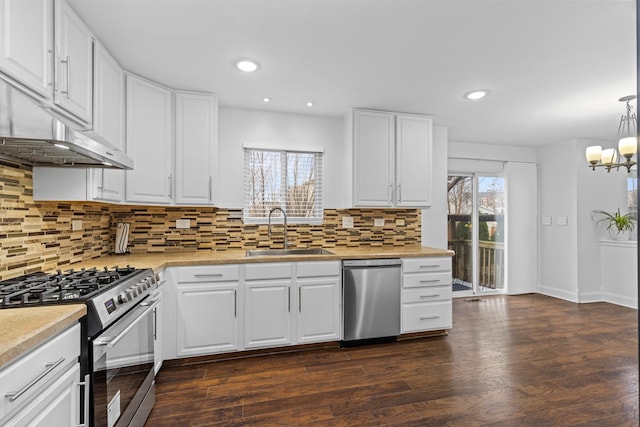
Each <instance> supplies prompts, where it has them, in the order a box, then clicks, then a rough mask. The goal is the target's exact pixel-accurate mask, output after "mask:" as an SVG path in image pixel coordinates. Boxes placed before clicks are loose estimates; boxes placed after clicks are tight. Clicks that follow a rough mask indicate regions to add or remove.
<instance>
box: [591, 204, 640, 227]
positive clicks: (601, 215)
mask: <svg viewBox="0 0 640 427" xmlns="http://www.w3.org/2000/svg"><path fill="white" fill-rule="evenodd" d="M591 218H592V219H593V220H594V221H596V224H600V223H602V222H604V223H606V224H607V230H611V229H615V230H617V231H633V229H634V228H635V225H636V219H635V218H634V217H633V216H632V215H631V214H628V213H627V214H624V215H621V214H620V208H618V211H617V212H614V213H613V214H612V213H609V212H607V211H603V210H599V209H598V210H594V211H593V212H591Z"/></svg>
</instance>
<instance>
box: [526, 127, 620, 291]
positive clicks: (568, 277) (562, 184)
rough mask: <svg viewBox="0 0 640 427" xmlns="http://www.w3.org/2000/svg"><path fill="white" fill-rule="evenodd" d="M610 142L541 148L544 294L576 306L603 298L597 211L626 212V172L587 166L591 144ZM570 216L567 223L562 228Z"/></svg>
mask: <svg viewBox="0 0 640 427" xmlns="http://www.w3.org/2000/svg"><path fill="white" fill-rule="evenodd" d="M596 143H597V144H601V145H603V146H607V145H612V144H611V143H606V142H598V141H590V140H584V139H574V140H571V141H565V142H563V143H554V144H548V145H545V146H542V147H539V148H538V167H539V183H540V186H539V199H540V217H541V218H542V217H551V220H552V223H551V225H540V244H539V258H540V265H539V277H540V285H539V288H540V291H541V292H542V293H545V294H547V295H551V296H555V297H559V298H564V299H567V300H570V301H574V302H589V301H601V300H602V284H601V280H600V277H601V271H600V250H599V246H598V240H599V239H600V238H601V232H600V231H599V230H596V228H595V227H594V223H593V221H592V219H591V212H592V211H593V210H594V209H604V210H615V209H616V208H617V207H618V206H620V207H621V211H626V205H627V195H626V178H627V174H626V172H622V171H620V172H616V171H613V172H611V173H607V172H606V171H604V170H601V169H598V170H596V171H592V170H591V169H589V168H588V166H587V163H586V160H585V157H584V151H585V148H586V147H587V146H589V145H594V144H596ZM558 217H567V225H566V226H562V225H558Z"/></svg>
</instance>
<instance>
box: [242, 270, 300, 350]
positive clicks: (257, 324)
mask: <svg viewBox="0 0 640 427" xmlns="http://www.w3.org/2000/svg"><path fill="white" fill-rule="evenodd" d="M244 307H245V318H244V340H245V341H244V344H245V345H244V347H245V348H247V349H249V348H258V347H272V346H278V345H287V344H291V280H290V279H289V280H273V281H265V282H245V304H244Z"/></svg>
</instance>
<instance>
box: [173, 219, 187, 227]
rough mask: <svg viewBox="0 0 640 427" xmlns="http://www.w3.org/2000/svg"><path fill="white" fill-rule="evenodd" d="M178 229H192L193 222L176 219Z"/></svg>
mask: <svg viewBox="0 0 640 427" xmlns="http://www.w3.org/2000/svg"><path fill="white" fill-rule="evenodd" d="M176 228H191V220H189V219H176Z"/></svg>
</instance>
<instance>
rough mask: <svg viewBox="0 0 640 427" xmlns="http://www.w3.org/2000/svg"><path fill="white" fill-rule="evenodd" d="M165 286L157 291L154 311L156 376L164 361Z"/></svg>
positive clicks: (154, 363)
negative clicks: (156, 303)
mask: <svg viewBox="0 0 640 427" xmlns="http://www.w3.org/2000/svg"><path fill="white" fill-rule="evenodd" d="M163 294H164V286H160V287H159V288H158V290H157V291H155V298H156V299H157V300H158V305H157V306H156V307H155V308H154V309H153V370H154V372H155V374H156V375H158V372H160V368H161V367H162V362H163V360H164V357H163V354H164V350H163V344H164V339H163V338H164V317H163V316H164V295H163Z"/></svg>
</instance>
